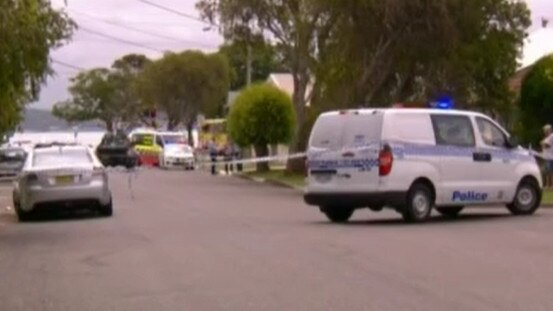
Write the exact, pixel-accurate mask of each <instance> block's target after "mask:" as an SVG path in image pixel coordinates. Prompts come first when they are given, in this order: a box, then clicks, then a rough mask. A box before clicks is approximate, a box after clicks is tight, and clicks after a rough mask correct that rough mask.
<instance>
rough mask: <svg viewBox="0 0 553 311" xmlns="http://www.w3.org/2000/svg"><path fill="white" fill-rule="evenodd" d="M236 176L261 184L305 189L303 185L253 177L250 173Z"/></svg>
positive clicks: (299, 189)
mask: <svg viewBox="0 0 553 311" xmlns="http://www.w3.org/2000/svg"><path fill="white" fill-rule="evenodd" d="M234 176H236V177H238V178H241V179H244V180H249V181H253V182H256V183H260V184H267V185H271V186H275V187H280V188H286V189H292V190H297V191H303V188H301V187H295V186H292V185H288V184H286V183H283V182H281V181H278V180H273V179H265V178H258V177H252V176H248V175H245V174H237V175H234Z"/></svg>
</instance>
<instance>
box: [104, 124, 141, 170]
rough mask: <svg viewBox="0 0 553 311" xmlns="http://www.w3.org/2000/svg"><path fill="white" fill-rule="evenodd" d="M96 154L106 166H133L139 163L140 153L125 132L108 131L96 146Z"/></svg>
mask: <svg viewBox="0 0 553 311" xmlns="http://www.w3.org/2000/svg"><path fill="white" fill-rule="evenodd" d="M96 155H97V156H98V158H99V159H100V161H101V162H102V164H103V165H104V166H125V167H127V168H133V167H135V166H137V165H138V164H139V160H138V154H137V153H136V151H135V150H134V148H133V146H132V144H131V141H130V140H129V138H128V137H127V135H125V134H123V133H117V134H114V133H107V134H105V135H104V137H103V138H102V142H101V143H100V145H98V147H97V148H96Z"/></svg>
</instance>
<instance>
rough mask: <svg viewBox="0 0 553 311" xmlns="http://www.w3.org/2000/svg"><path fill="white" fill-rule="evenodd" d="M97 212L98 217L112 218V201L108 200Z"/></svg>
mask: <svg viewBox="0 0 553 311" xmlns="http://www.w3.org/2000/svg"><path fill="white" fill-rule="evenodd" d="M98 211H99V212H100V215H102V216H105V217H110V216H112V215H113V204H112V200H111V199H110V200H109V203H108V204H106V205H102V206H100V208H99V209H98Z"/></svg>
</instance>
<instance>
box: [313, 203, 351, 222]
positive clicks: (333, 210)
mask: <svg viewBox="0 0 553 311" xmlns="http://www.w3.org/2000/svg"><path fill="white" fill-rule="evenodd" d="M354 211H355V209H353V208H350V207H340V206H321V212H323V213H324V214H325V215H326V217H327V218H328V219H329V220H330V221H332V222H334V223H345V222H347V221H348V220H349V219H350V218H351V216H352V215H353V212H354Z"/></svg>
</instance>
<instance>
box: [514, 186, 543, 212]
mask: <svg viewBox="0 0 553 311" xmlns="http://www.w3.org/2000/svg"><path fill="white" fill-rule="evenodd" d="M540 203H541V190H540V187H539V185H538V183H537V182H536V181H534V180H532V179H524V180H523V181H522V182H521V183H520V184H519V186H518V188H517V192H516V194H515V199H514V200H513V202H512V203H510V204H507V208H508V209H509V211H510V212H511V214H513V215H532V214H534V213H535V212H536V210H537V209H538V207H540Z"/></svg>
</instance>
